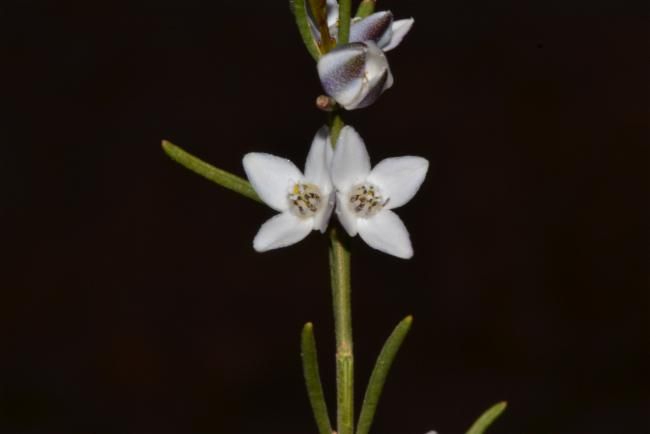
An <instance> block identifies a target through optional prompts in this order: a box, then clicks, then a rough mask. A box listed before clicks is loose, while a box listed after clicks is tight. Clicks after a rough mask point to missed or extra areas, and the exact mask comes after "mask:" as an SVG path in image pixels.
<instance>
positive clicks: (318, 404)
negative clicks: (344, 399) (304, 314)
mask: <svg viewBox="0 0 650 434" xmlns="http://www.w3.org/2000/svg"><path fill="white" fill-rule="evenodd" d="M301 349H302V369H303V373H304V375H305V384H306V385H307V395H309V402H310V403H311V408H312V410H313V411H314V418H316V425H318V432H319V433H320V434H332V425H331V424H330V418H329V413H328V411H327V404H326V403H325V394H324V393H323V385H322V384H321V381H320V373H319V370H318V354H317V352H316V340H315V339H314V326H313V324H312V323H310V322H308V323H307V324H305V326H304V327H303V329H302V337H301Z"/></svg>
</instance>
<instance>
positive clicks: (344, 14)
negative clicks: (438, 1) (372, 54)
mask: <svg viewBox="0 0 650 434" xmlns="http://www.w3.org/2000/svg"><path fill="white" fill-rule="evenodd" d="M351 10H352V1H351V0H340V1H339V35H338V41H337V45H343V44H347V43H348V41H349V40H350V14H351ZM339 434H340V433H339Z"/></svg>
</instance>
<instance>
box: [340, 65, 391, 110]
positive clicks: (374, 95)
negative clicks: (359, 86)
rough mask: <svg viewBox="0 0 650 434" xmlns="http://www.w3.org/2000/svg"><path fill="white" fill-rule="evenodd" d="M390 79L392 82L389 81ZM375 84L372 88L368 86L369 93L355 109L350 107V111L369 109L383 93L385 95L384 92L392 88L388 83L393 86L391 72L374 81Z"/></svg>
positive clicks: (387, 71)
mask: <svg viewBox="0 0 650 434" xmlns="http://www.w3.org/2000/svg"><path fill="white" fill-rule="evenodd" d="M389 78H390V81H389ZM373 80H374V83H373V85H372V86H368V93H366V95H365V96H364V97H363V99H362V100H361V101H359V103H357V104H356V105H355V106H354V107H349V108H348V109H349V110H352V109H359V108H364V107H368V106H369V105H372V104H373V103H374V102H375V101H377V99H379V97H380V96H381V94H382V93H384V90H386V89H388V88H389V87H390V86H387V83H390V84H391V85H392V84H393V81H392V80H393V77H392V75H390V71H389V70H386V71H384V73H383V74H382V75H381V76H379V77H376V78H374V79H373Z"/></svg>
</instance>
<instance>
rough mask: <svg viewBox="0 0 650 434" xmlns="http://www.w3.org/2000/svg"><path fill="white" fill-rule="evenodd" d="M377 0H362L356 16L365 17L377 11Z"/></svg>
mask: <svg viewBox="0 0 650 434" xmlns="http://www.w3.org/2000/svg"><path fill="white" fill-rule="evenodd" d="M375 3H377V2H376V0H362V1H361V3H359V7H358V8H357V14H356V15H355V18H365V17H367V16H368V15H370V14H372V13H373V12H374V11H375Z"/></svg>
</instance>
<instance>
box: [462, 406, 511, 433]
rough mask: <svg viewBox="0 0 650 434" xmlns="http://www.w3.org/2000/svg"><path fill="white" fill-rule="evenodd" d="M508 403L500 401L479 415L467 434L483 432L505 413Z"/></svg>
mask: <svg viewBox="0 0 650 434" xmlns="http://www.w3.org/2000/svg"><path fill="white" fill-rule="evenodd" d="M507 405H508V403H507V402H505V401H503V402H499V403H498V404H495V405H493V406H492V407H490V408H489V409H487V411H485V413H483V414H482V415H481V417H479V418H478V419H477V420H476V422H474V425H472V427H471V428H470V429H469V430H468V431H467V434H483V433H484V432H485V430H486V429H488V427H489V426H490V425H492V423H493V422H494V421H495V420H496V419H497V418H498V417H499V416H500V415H501V413H503V411H504V410H505V409H506V406H507Z"/></svg>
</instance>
